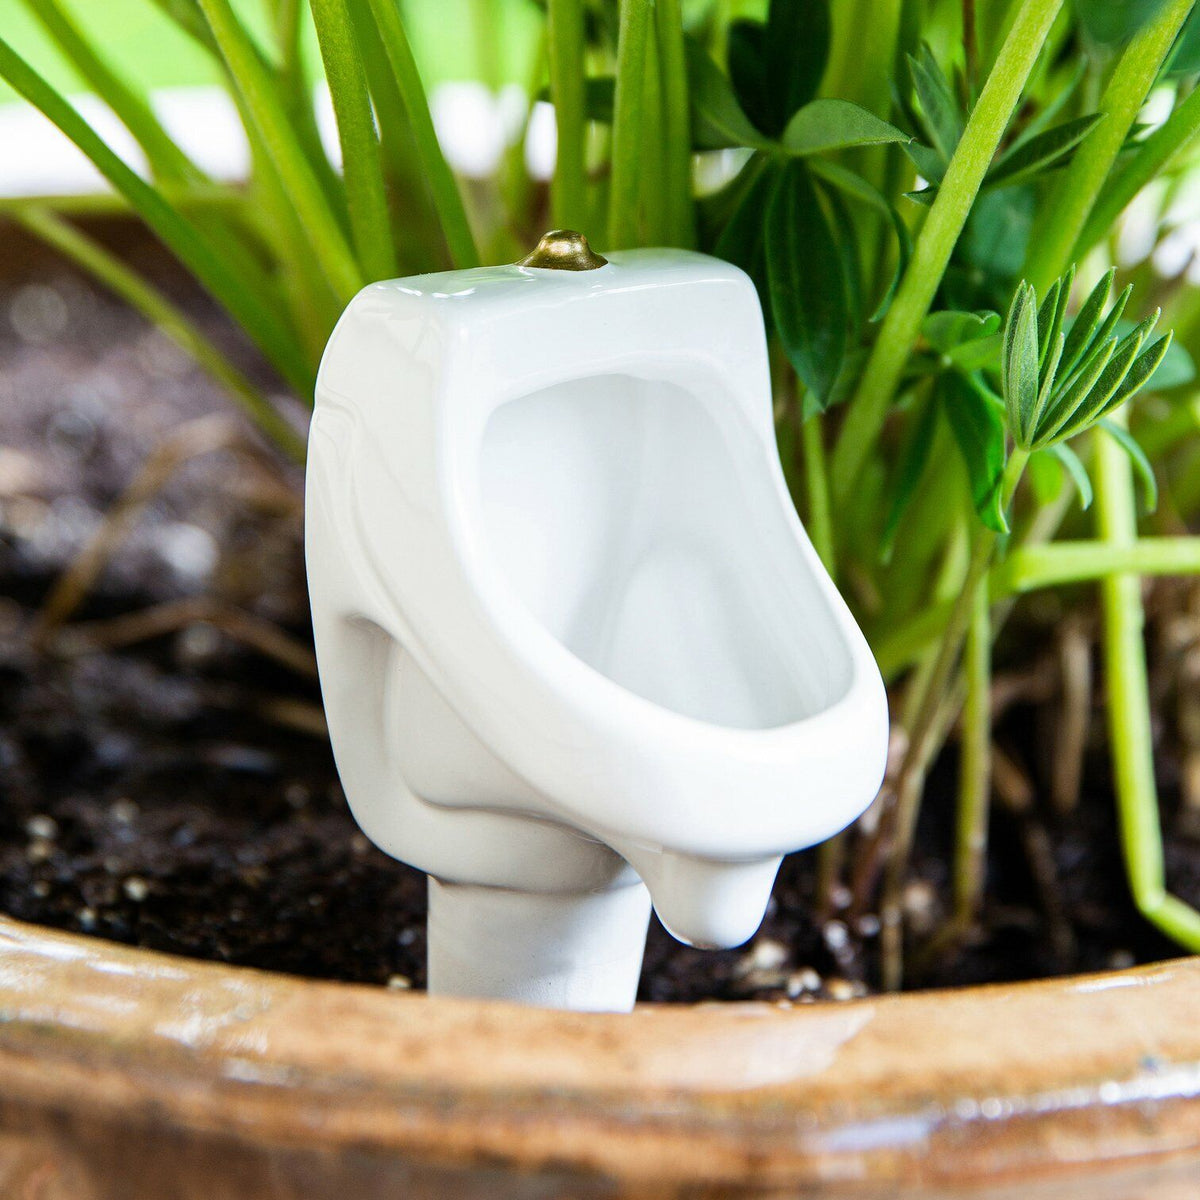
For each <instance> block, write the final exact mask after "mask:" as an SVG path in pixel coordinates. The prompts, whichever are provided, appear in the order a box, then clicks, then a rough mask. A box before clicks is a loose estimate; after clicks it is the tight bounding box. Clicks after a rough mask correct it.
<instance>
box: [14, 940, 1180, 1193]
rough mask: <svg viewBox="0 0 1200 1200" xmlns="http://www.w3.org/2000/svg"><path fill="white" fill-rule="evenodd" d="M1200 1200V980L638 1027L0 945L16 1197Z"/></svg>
mask: <svg viewBox="0 0 1200 1200" xmlns="http://www.w3.org/2000/svg"><path fill="white" fill-rule="evenodd" d="M1198 1194H1200V960H1192V961H1179V962H1171V963H1165V964H1162V965H1160V966H1156V967H1148V968H1142V969H1139V970H1133V971H1126V972H1121V973H1118V974H1111V975H1100V976H1093V977H1089V978H1079V979H1066V980H1053V981H1049V982H1040V983H1030V984H1022V985H1019V986H1015V987H992V988H980V989H970V990H963V991H958V992H944V993H922V994H916V995H910V996H902V997H889V998H884V999H870V1000H863V1001H858V1002H852V1003H847V1004H838V1005H821V1006H804V1007H797V1008H792V1009H786V1010H785V1009H780V1008H776V1007H771V1006H765V1005H746V1004H725V1005H709V1006H701V1007H696V1008H683V1007H680V1008H656V1007H642V1008H639V1009H638V1010H637V1011H635V1012H634V1013H633V1015H632V1016H612V1015H582V1014H573V1013H550V1012H542V1011H537V1010H533V1009H521V1008H515V1007H509V1006H505V1005H498V1004H485V1003H472V1002H466V1001H455V1000H430V999H428V998H426V997H424V996H419V995H404V994H402V993H394V992H387V991H384V990H382V989H373V988H366V987H351V986H344V985H339V984H332V983H313V982H309V981H304V980H300V979H294V978H290V977H286V976H281V975H270V974H265V973H261V972H257V971H251V970H241V969H230V968H226V967H221V966H215V965H211V964H207V963H199V962H192V961H189V960H185V959H179V958H169V957H166V956H163V955H159V954H153V953H149V952H147V951H142V950H133V949H129V948H126V947H122V946H116V945H113V944H111V943H108V942H103V941H97V940H93V939H87V938H81V937H75V936H71V935H67V934H61V933H55V932H52V931H48V930H45V929H41V928H36V927H33V926H29V925H23V924H21V923H19V922H15V921H11V920H7V919H4V918H0V1196H5V1197H9V1196H20V1197H31V1198H32V1197H37V1198H38V1200H67V1198H69V1200H100V1198H102V1197H104V1198H107V1197H112V1198H113V1200H116V1198H118V1197H119V1198H120V1200H139V1198H142V1197H145V1198H150V1197H153V1198H154V1200H165V1198H171V1200H188V1198H190V1197H203V1200H220V1198H223V1197H254V1198H255V1200H263V1198H266V1197H297V1198H299V1197H304V1198H305V1200H314V1198H321V1197H327V1196H328V1197H338V1198H339V1200H348V1198H351V1197H353V1200H373V1198H374V1197H384V1196H387V1197H401V1196H403V1197H406V1198H413V1197H424V1196H439V1197H454V1198H456V1200H457V1198H468V1200H469V1198H471V1197H477V1196H478V1197H484V1196H486V1197H489V1200H491V1198H495V1197H508V1196H521V1197H537V1198H539V1200H551V1198H557V1197H564V1198H566V1197H570V1198H571V1200H587V1198H590V1197H616V1196H621V1197H638V1196H655V1197H660V1196H667V1197H682V1196H689V1197H713V1196H780V1197H782V1196H796V1195H804V1196H838V1197H850V1196H853V1197H883V1196H888V1197H891V1196H906V1195H920V1196H939V1197H941V1196H945V1197H950V1196H954V1197H958V1196H972V1197H989V1198H991V1200H999V1198H1000V1197H1018V1196H1019V1197H1021V1200H1033V1198H1042V1197H1045V1198H1051V1197H1053V1198H1054V1200H1066V1198H1067V1197H1076V1196H1079V1197H1083V1196H1086V1197H1088V1200H1134V1198H1140V1197H1144V1196H1150V1195H1153V1196H1154V1197H1155V1200H1183V1198H1184V1197H1188V1198H1189V1200H1190V1198H1193V1197H1195V1196H1196V1195H1198Z"/></svg>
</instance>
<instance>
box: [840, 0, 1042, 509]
mask: <svg viewBox="0 0 1200 1200" xmlns="http://www.w3.org/2000/svg"><path fill="white" fill-rule="evenodd" d="M1062 2H1063V0H1024V3H1023V4H1022V5H1021V8H1020V11H1019V13H1018V15H1017V18H1016V20H1015V21H1014V22H1013V26H1012V29H1011V30H1010V31H1009V34H1008V37H1007V38H1006V39H1005V42H1004V46H1003V48H1002V49H1001V51H1000V54H999V56H998V57H997V59H996V63H995V66H994V67H993V68H992V70H991V73H990V74H989V75H988V78H987V83H986V84H985V85H984V88H983V92H982V93H981V94H980V97H979V100H978V102H977V103H976V105H975V108H974V109H973V110H972V112H971V117H970V120H969V121H968V122H967V127H966V129H965V131H964V132H963V136H962V139H961V140H960V141H959V143H958V147H957V149H956V150H955V151H954V155H953V157H952V158H951V160H950V165H949V167H948V168H947V171H946V176H945V179H944V180H943V182H942V186H941V187H940V188H939V189H938V194H937V199H936V200H935V201H934V203H933V207H932V208H931V209H930V210H929V215H928V216H927V217H926V219H925V224H924V226H923V227H922V229H921V233H920V235H919V236H918V238H917V241H916V245H915V247H914V249H913V256H912V260H911V261H910V262H909V264H908V269H907V270H906V271H905V273H904V279H903V280H902V281H901V284H900V287H899V289H898V291H897V293H896V297H895V299H894V300H893V301H892V305H891V308H890V309H889V310H888V314H887V316H886V317H885V318H884V321H883V325H882V327H881V329H880V331H879V337H878V338H877V339H876V341H875V345H874V346H873V347H872V349H871V355H870V358H869V359H868V360H867V365H866V368H865V370H864V371H863V374H862V378H861V379H860V381H859V384H858V387H857V388H856V390H855V393H854V397H853V399H852V400H851V402H850V407H849V409H848V411H847V413H846V420H845V423H844V425H843V427H842V432H841V435H840V436H839V438H838V441H837V444H836V446H835V448H834V453H833V460H832V472H833V492H834V499H835V501H837V502H838V503H839V504H840V503H843V502H845V501H846V500H847V499H848V498H849V496H850V495H851V493H852V491H853V489H854V485H855V483H856V482H857V480H858V476H859V473H860V472H861V470H862V467H863V463H864V462H865V461H866V459H867V456H868V455H869V454H870V452H871V449H872V447H873V446H874V444H875V440H876V438H877V437H878V436H879V432H880V430H881V429H882V427H883V423H884V419H885V417H886V416H887V411H888V407H889V405H890V404H891V401H892V397H893V395H894V394H895V391H896V386H897V384H898V383H899V381H900V375H901V373H902V372H903V370H904V365H905V363H906V362H907V361H908V356H909V353H910V351H911V350H912V348H913V345H914V344H915V343H916V340H917V335H918V333H919V331H920V328H921V322H922V321H923V320H924V319H925V316H926V314H927V313H928V312H929V306H930V305H931V304H932V302H933V298H934V295H935V293H936V292H937V288H938V285H939V284H940V283H941V280H942V276H943V274H945V271H946V266H947V264H948V263H949V261H950V255H951V253H952V252H953V250H954V245H955V243H956V242H957V240H958V236H959V234H960V233H961V232H962V229H963V226H964V225H965V224H966V220H967V217H968V215H969V214H970V211H971V205H972V204H973V203H974V200H975V196H976V195H977V194H978V192H979V188H980V185H981V184H982V183H983V178H984V175H986V174H987V170H988V167H989V166H990V165H991V162H992V158H993V157H994V155H995V153H996V149H997V148H998V146H999V145H1000V139H1001V138H1002V137H1003V136H1004V131H1005V129H1006V128H1007V127H1008V123H1009V120H1010V119H1011V117H1012V114H1013V112H1014V110H1015V109H1016V106H1017V103H1018V101H1019V100H1020V98H1021V92H1022V90H1023V88H1024V86H1025V81H1026V80H1027V79H1028V78H1029V74H1030V72H1031V71H1032V70H1033V67H1034V64H1035V63H1036V62H1037V58H1038V54H1039V53H1040V52H1041V47H1042V43H1043V42H1044V41H1045V38H1046V35H1047V34H1048V33H1049V32H1050V27H1051V26H1052V25H1053V24H1054V20H1055V18H1056V17H1057V16H1058V12H1059V9H1060V8H1061V7H1062Z"/></svg>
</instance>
